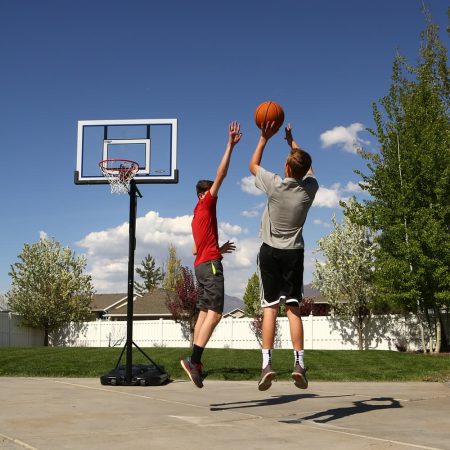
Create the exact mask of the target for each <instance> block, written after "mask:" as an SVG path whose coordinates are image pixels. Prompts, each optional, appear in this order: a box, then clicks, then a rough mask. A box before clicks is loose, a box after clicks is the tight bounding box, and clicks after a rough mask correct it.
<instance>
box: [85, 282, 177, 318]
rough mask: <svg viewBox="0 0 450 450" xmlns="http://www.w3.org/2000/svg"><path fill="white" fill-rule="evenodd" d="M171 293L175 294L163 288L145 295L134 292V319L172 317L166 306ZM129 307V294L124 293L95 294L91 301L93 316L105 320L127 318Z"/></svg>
mask: <svg viewBox="0 0 450 450" xmlns="http://www.w3.org/2000/svg"><path fill="white" fill-rule="evenodd" d="M170 295H175V294H174V293H173V292H170V291H166V290H165V289H162V288H155V289H154V290H153V291H152V292H151V293H146V294H144V295H139V294H134V297H133V318H134V320H151V319H171V318H172V314H171V313H170V311H169V310H168V308H167V306H166V299H167V297H168V296H170ZM127 307H128V295H127V294H124V293H119V294H95V295H94V297H93V299H92V303H91V311H92V314H93V317H94V318H95V319H103V320H127Z"/></svg>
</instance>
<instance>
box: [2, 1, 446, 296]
mask: <svg viewBox="0 0 450 450" xmlns="http://www.w3.org/2000/svg"><path fill="white" fill-rule="evenodd" d="M426 3H427V4H428V5H429V7H430V10H431V14H432V17H433V20H434V22H436V23H438V24H439V25H440V26H441V39H442V40H443V41H444V42H446V43H447V42H448V37H447V36H446V35H445V28H446V25H447V6H448V5H447V2H444V1H442V0H428V1H427V2H426ZM421 4H422V1H419V0H417V1H416V0H396V1H392V0H377V1H376V2H374V1H369V0H343V1H339V2H337V1H334V0H317V1H314V2H311V1H304V0H279V1H277V2H269V1H266V0H258V1H256V0H248V1H239V2H238V1H235V0H231V1H227V2H211V0H210V1H203V0H202V1H195V0H193V1H191V2H185V1H181V0H179V1H175V0H173V1H167V2H152V1H144V0H130V1H127V2H123V1H116V0H108V1H106V0H95V1H93V0H89V1H88V0H77V1H76V2H70V1H61V0H52V1H50V0H40V1H39V2H36V1H33V0H16V1H8V2H6V1H5V2H2V5H1V13H0V58H1V61H2V70H1V71H0V82H1V83H0V85H1V90H2V97H1V98H2V101H1V102H0V115H1V121H0V136H1V141H0V142H1V144H0V145H1V154H2V157H3V163H4V164H3V172H2V175H1V181H0V183H1V186H2V189H1V190H0V196H1V197H0V198H1V205H2V210H3V215H2V220H1V221H0V234H1V254H0V293H1V292H3V293H5V292H7V291H8V289H9V287H10V278H9V276H8V271H9V268H10V265H11V264H13V263H14V262H16V261H17V256H18V254H19V253H20V252H21V249H22V247H23V245H24V243H33V242H36V241H37V240H38V239H40V238H41V237H51V238H54V239H56V240H58V241H60V242H61V243H63V244H64V245H68V246H70V247H71V248H72V249H74V250H75V251H76V253H77V254H78V255H81V254H85V255H86V256H87V260H88V267H87V270H88V271H89V272H90V273H91V274H92V276H93V281H94V285H95V288H96V290H97V291H98V292H118V291H120V292H126V287H127V283H126V282H127V264H128V213H129V210H128V208H129V199H128V197H127V196H118V195H111V194H110V192H109V188H108V187H107V186H76V185H74V183H73V172H74V170H75V163H76V131H77V121H78V120H94V119H98V120H100V119H147V118H176V119H178V128H179V130H178V168H179V172H180V182H179V183H178V184H176V185H141V189H140V190H141V192H142V195H143V198H142V199H139V200H138V218H137V249H136V264H139V262H140V261H141V260H142V259H143V258H144V257H145V256H146V255H147V254H148V253H150V254H151V255H152V256H153V257H154V258H155V259H156V261H157V263H158V264H160V265H163V264H164V262H165V260H166V258H167V249H168V246H169V245H170V244H173V245H175V246H176V248H177V252H178V255H179V257H181V258H182V260H183V264H184V265H188V266H191V267H192V263H193V258H192V255H191V246H192V238H191V228H190V223H191V219H192V211H193V208H194V206H195V202H196V197H195V190H194V186H195V183H196V182H197V180H198V179H203V178H214V176H215V172H216V168H217V164H218V162H219V160H220V158H221V156H222V153H223V151H224V149H225V145H226V141H227V127H228V123H229V122H230V121H232V120H237V121H239V122H240V123H241V127H242V131H243V137H242V140H241V142H240V143H239V144H238V146H237V147H236V149H235V152H234V154H233V158H232V161H231V167H230V170H229V173H228V177H227V179H226V180H225V183H224V185H223V187H222V189H221V191H220V194H219V203H218V220H219V223H220V225H219V228H220V240H221V242H223V241H225V240H227V239H230V240H233V241H234V242H235V243H236V245H237V251H236V253H234V254H233V255H227V256H226V257H225V259H224V266H225V277H226V291H227V293H228V294H229V295H236V296H239V297H242V294H243V292H244V289H245V286H246V283H247V280H248V278H249V277H250V276H251V274H252V273H253V272H254V271H255V260H256V254H257V251H258V247H259V245H260V242H259V239H258V229H259V220H260V216H261V212H262V209H263V207H264V196H263V195H261V192H259V191H258V190H256V189H255V186H254V180H253V177H251V176H250V173H249V171H248V162H249V158H250V156H251V154H252V151H253V149H254V147H255V145H256V142H257V139H258V129H257V128H256V126H255V125H254V122H253V112H254V110H255V108H256V106H257V105H258V104H259V103H261V102H262V101H264V100H275V101H277V102H278V103H280V104H281V105H282V106H283V108H284V110H285V115H286V122H290V123H291V124H292V127H293V132H294V137H295V139H296V140H297V142H298V143H299V144H300V145H302V146H303V147H304V148H305V149H307V150H308V151H309V152H310V153H311V154H312V157H313V167H314V171H315V173H316V176H317V178H318V181H319V184H320V190H319V192H318V194H317V197H316V200H315V202H314V205H313V207H312V208H311V210H310V213H309V217H308V221H307V224H306V226H305V232H304V236H305V241H306V246H307V249H306V258H305V282H310V281H311V279H312V272H313V266H314V263H313V260H314V258H316V257H317V255H316V254H315V253H314V249H315V248H316V247H317V244H316V242H317V240H318V239H320V237H321V236H323V235H324V234H327V233H328V232H329V231H330V224H331V217H332V216H333V214H336V215H337V216H338V217H339V216H340V211H339V200H341V199H345V198H348V197H350V196H352V195H356V196H357V197H359V198H361V196H363V195H364V194H363V193H361V191H360V188H359V186H358V182H359V181H360V180H359V177H358V176H357V175H356V174H355V173H354V171H355V169H362V170H365V162H364V161H362V160H361V158H360V157H359V156H358V155H357V154H356V151H355V147H356V146H362V147H364V148H366V149H369V150H372V151H376V150H377V147H378V143H377V142H376V141H375V140H374V138H373V136H372V135H371V134H370V133H368V132H367V131H366V129H367V128H370V127H372V126H373V119H372V109H371V108H372V106H371V105H372V102H374V101H375V102H376V101H378V100H379V99H380V97H382V96H384V95H386V93H387V91H388V89H389V85H390V76H391V67H392V62H393V58H394V55H395V53H396V52H397V51H399V52H400V53H402V54H403V55H405V56H406V57H407V59H408V61H409V62H411V63H413V64H414V63H415V62H416V60H417V54H418V48H419V39H420V31H421V30H423V29H424V27H425V20H424V18H423V15H422V13H421V12H420V6H421ZM213 6H214V7H213ZM287 150H288V147H287V146H286V143H285V141H284V140H283V135H282V133H278V134H277V135H276V136H275V137H274V138H273V139H272V140H271V142H270V143H269V145H268V146H267V149H266V153H265V155H264V158H263V162H262V164H263V166H265V167H266V168H267V169H269V170H272V171H274V172H278V173H281V172H282V170H283V165H284V161H285V158H286V155H287Z"/></svg>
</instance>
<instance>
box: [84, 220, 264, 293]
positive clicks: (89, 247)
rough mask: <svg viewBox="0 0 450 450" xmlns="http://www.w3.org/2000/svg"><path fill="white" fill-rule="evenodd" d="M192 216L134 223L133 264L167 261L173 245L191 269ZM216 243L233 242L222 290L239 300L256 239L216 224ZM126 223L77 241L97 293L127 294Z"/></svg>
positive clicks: (253, 260) (225, 262)
mask: <svg viewBox="0 0 450 450" xmlns="http://www.w3.org/2000/svg"><path fill="white" fill-rule="evenodd" d="M191 221H192V216H190V215H189V216H188V215H186V216H180V217H173V218H172V217H161V216H160V215H159V213H157V212H155V211H149V212H148V213H147V214H146V215H145V216H143V217H139V218H137V220H136V241H137V242H136V253H135V265H136V266H139V265H140V263H141V261H142V260H143V259H144V258H145V256H147V254H150V255H151V256H153V258H154V259H155V261H156V263H157V265H159V266H161V265H163V264H164V262H165V261H166V259H167V253H168V246H169V244H170V243H172V244H173V245H175V247H176V249H177V255H178V257H179V258H180V259H181V260H182V264H183V265H185V266H189V267H190V268H191V269H193V263H194V257H193V255H192V244H193V240H192V234H191ZM218 228H219V243H220V244H222V243H223V242H225V241H226V240H232V241H233V242H234V243H235V244H236V251H235V252H234V253H231V254H227V255H224V259H223V265H224V270H225V291H226V293H227V294H228V295H234V296H238V297H241V298H242V296H243V294H244V291H245V287H246V285H247V280H248V278H250V276H251V275H252V274H253V272H254V271H255V270H256V255H257V252H258V248H259V245H260V241H259V239H258V238H256V237H254V238H239V237H240V236H245V234H246V233H247V230H246V229H245V228H242V227H241V226H239V225H236V224H230V223H227V222H222V223H219V224H218ZM128 239H129V237H128V223H123V224H120V225H118V226H116V227H114V228H109V229H106V230H101V231H95V232H91V233H89V234H88V235H86V236H85V237H84V238H83V239H81V240H80V241H79V242H77V245H78V246H79V247H82V248H84V249H86V254H87V258H88V268H87V272H88V273H89V274H90V275H91V276H92V280H93V284H94V287H95V289H96V291H97V292H109V293H112V292H122V293H126V291H127V281H128V250H129V248H128V247H129V241H128Z"/></svg>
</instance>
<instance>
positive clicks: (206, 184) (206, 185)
mask: <svg viewBox="0 0 450 450" xmlns="http://www.w3.org/2000/svg"><path fill="white" fill-rule="evenodd" d="M213 184H214V181H211V180H200V181H198V182H197V185H196V186H195V189H196V191H197V195H199V194H204V193H205V192H206V191H209V190H210V189H211V186H212V185H213Z"/></svg>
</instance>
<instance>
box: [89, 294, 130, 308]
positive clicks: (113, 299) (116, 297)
mask: <svg viewBox="0 0 450 450" xmlns="http://www.w3.org/2000/svg"><path fill="white" fill-rule="evenodd" d="M126 298H127V294H95V295H94V297H93V298H92V302H91V311H106V310H107V309H108V308H109V307H111V305H114V304H115V303H117V302H118V301H120V300H122V299H125V300H126Z"/></svg>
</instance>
